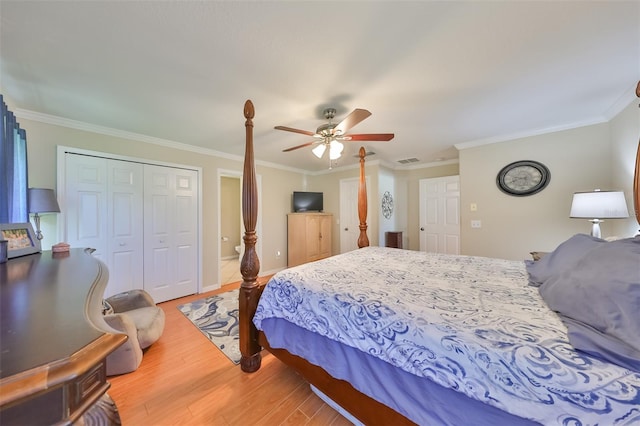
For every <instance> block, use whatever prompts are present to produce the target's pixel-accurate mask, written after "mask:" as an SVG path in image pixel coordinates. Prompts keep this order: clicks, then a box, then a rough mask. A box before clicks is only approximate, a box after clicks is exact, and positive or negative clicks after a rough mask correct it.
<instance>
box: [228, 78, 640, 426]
mask: <svg viewBox="0 0 640 426" xmlns="http://www.w3.org/2000/svg"><path fill="white" fill-rule="evenodd" d="M638 88H639V90H640V83H639V84H638ZM638 96H640V94H638ZM254 114H255V111H254V107H253V103H252V102H251V101H250V100H248V101H246V102H245V105H244V116H245V119H246V121H245V128H246V147H245V157H244V172H243V181H242V217H243V222H244V227H245V234H244V238H243V240H244V244H245V252H244V255H243V257H242V261H241V263H240V272H241V273H242V284H241V286H240V295H239V309H240V323H239V328H240V336H239V337H240V352H241V354H242V358H241V361H240V367H241V368H242V370H243V371H245V372H247V373H252V372H255V371H257V370H258V369H259V368H260V363H261V360H262V355H261V351H262V350H263V349H266V350H268V351H269V352H271V353H272V354H273V355H274V356H276V357H277V358H278V359H280V360H281V361H282V362H284V363H285V364H287V365H289V366H290V367H291V368H293V369H294V370H296V371H297V372H298V373H299V374H300V375H301V376H302V377H304V379H305V380H306V381H308V382H309V383H310V384H312V385H314V386H315V387H316V388H318V389H319V390H320V391H321V392H322V393H324V394H325V395H327V396H328V397H329V398H331V399H332V400H333V401H334V402H335V403H337V404H338V405H340V406H341V407H342V408H344V409H345V410H346V411H348V412H349V413H350V414H351V415H353V416H354V417H356V418H357V419H358V420H360V421H361V422H362V423H364V424H367V425H376V424H381V425H382V424H386V425H388V424H393V425H403V424H414V423H413V422H412V421H410V420H409V419H407V418H406V417H404V416H402V415H401V414H399V413H398V412H396V411H395V410H393V409H391V408H389V407H387V406H386V405H384V404H381V403H380V402H378V401H376V400H374V399H372V398H370V397H369V396H367V395H365V394H363V393H361V392H359V391H358V390H356V389H355V388H354V387H353V386H351V384H350V383H349V382H346V381H344V380H338V379H335V378H334V377H332V376H331V375H330V374H329V373H327V372H326V371H325V370H323V369H322V368H320V367H318V366H316V365H313V364H311V363H309V362H308V361H306V360H305V359H303V358H300V357H298V356H295V355H292V354H291V353H289V352H287V351H286V350H284V349H275V348H271V347H270V346H269V342H268V341H267V339H266V337H265V336H264V334H263V333H262V332H260V331H259V330H257V329H256V327H255V326H254V325H253V322H252V318H253V315H254V314H255V311H256V308H257V306H258V300H259V299H260V296H261V295H262V290H263V288H264V285H265V284H266V282H258V272H259V270H260V261H259V259H258V256H257V254H256V250H255V245H256V240H257V236H256V231H255V227H256V220H257V215H258V197H257V186H256V174H255V163H254V158H253V157H254V151H253V117H254ZM359 156H360V184H359V188H358V217H359V220H360V236H359V238H358V247H366V246H368V245H369V239H368V237H367V222H366V220H367V189H366V183H365V171H364V158H365V149H364V148H360V151H359ZM633 193H634V207H635V215H636V219H637V220H638V223H640V142H639V143H638V152H637V155H636V167H635V176H634V187H633Z"/></svg>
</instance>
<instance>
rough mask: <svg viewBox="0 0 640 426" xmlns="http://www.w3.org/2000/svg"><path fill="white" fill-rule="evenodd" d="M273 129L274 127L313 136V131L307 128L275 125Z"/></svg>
mask: <svg viewBox="0 0 640 426" xmlns="http://www.w3.org/2000/svg"><path fill="white" fill-rule="evenodd" d="M274 129H276V130H284V131H285V132H293V133H300V134H302V135H307V136H315V132H310V131H308V130H300V129H294V128H293V127H287V126H276V127H274Z"/></svg>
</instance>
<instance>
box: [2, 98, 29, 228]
mask: <svg viewBox="0 0 640 426" xmlns="http://www.w3.org/2000/svg"><path fill="white" fill-rule="evenodd" d="M0 104H1V106H0V108H1V109H2V111H1V112H2V117H1V119H0V223H24V222H28V221H29V212H28V210H27V188H28V186H29V185H28V181H27V134H26V132H25V131H24V129H21V128H20V125H19V124H18V122H17V121H16V117H15V115H14V114H13V113H12V112H11V111H9V109H8V108H7V105H6V104H5V103H4V97H3V96H2V95H0Z"/></svg>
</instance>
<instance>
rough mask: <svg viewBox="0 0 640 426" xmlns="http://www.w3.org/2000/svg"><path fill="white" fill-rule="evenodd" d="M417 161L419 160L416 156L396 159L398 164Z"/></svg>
mask: <svg viewBox="0 0 640 426" xmlns="http://www.w3.org/2000/svg"><path fill="white" fill-rule="evenodd" d="M418 161H420V160H418V159H417V158H415V157H413V158H406V159H404V160H398V163H400V164H409V163H417V162H418Z"/></svg>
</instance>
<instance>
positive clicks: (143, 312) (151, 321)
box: [104, 290, 164, 376]
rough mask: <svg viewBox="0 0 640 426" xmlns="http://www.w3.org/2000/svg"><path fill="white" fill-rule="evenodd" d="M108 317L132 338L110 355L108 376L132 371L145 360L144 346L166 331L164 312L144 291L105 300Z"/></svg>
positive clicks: (114, 327) (112, 325)
mask: <svg viewBox="0 0 640 426" xmlns="http://www.w3.org/2000/svg"><path fill="white" fill-rule="evenodd" d="M104 319H105V321H106V323H107V324H109V326H110V327H112V328H113V329H115V330H117V331H119V332H121V333H125V334H126V335H127V336H129V339H128V340H127V341H126V342H125V343H124V344H122V346H120V347H119V348H118V349H116V350H115V351H114V352H112V353H111V354H110V355H109V356H108V357H107V375H108V376H113V375H117V374H124V373H130V372H131V371H135V370H136V369H137V368H138V367H139V366H140V363H141V362H142V354H143V349H146V348H148V347H149V346H151V345H152V344H153V343H154V342H155V341H157V340H158V339H159V338H160V336H161V335H162V332H163V331H164V311H163V310H162V309H161V308H159V307H158V306H156V303H155V302H154V300H153V298H152V297H151V296H150V295H149V293H147V292H146V291H144V290H131V291H127V292H124V293H119V294H116V295H114V296H111V297H109V298H107V299H106V300H105V308H104Z"/></svg>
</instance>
